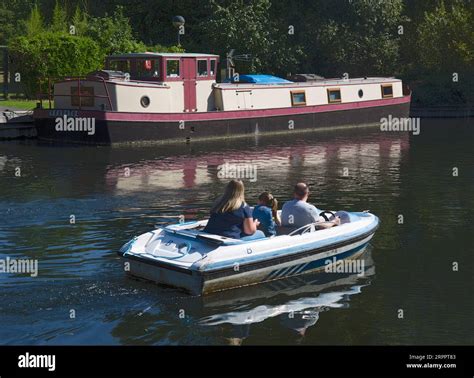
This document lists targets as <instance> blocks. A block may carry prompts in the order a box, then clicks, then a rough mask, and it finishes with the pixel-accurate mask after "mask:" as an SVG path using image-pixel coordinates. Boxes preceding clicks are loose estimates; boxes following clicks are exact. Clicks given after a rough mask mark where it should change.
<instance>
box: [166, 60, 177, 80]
mask: <svg viewBox="0 0 474 378" xmlns="http://www.w3.org/2000/svg"><path fill="white" fill-rule="evenodd" d="M166 76H167V77H179V60H178V59H168V60H167V61H166Z"/></svg>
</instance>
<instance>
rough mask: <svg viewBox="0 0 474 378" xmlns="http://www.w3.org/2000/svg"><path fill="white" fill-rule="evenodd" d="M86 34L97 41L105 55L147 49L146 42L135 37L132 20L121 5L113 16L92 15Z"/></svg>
mask: <svg viewBox="0 0 474 378" xmlns="http://www.w3.org/2000/svg"><path fill="white" fill-rule="evenodd" d="M85 34H86V35H87V36H89V37H90V38H92V39H93V40H94V41H97V43H98V44H99V46H100V47H101V49H102V52H103V54H104V55H110V54H116V53H130V52H144V51H146V46H145V44H143V43H142V42H138V41H137V40H136V39H135V38H134V37H133V30H132V27H131V26H130V22H129V20H128V18H127V17H125V16H124V14H123V8H121V7H117V9H116V10H115V12H114V14H113V15H112V16H105V17H91V18H90V20H89V26H88V29H87V31H86V33H85Z"/></svg>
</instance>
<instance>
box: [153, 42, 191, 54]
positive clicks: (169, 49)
mask: <svg viewBox="0 0 474 378" xmlns="http://www.w3.org/2000/svg"><path fill="white" fill-rule="evenodd" d="M146 51H149V52H156V53H182V52H184V48H183V47H182V46H162V45H159V44H157V45H154V46H147V47H146Z"/></svg>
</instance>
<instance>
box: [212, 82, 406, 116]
mask: <svg viewBox="0 0 474 378" xmlns="http://www.w3.org/2000/svg"><path fill="white" fill-rule="evenodd" d="M382 84H384V85H385V84H391V85H392V88H393V97H402V96H403V89H402V83H401V81H393V82H383V83H361V84H343V83H340V84H338V83H335V84H329V85H324V86H321V85H320V86H311V85H308V84H299V85H295V86H294V87H293V86H292V87H289V86H284V87H278V86H276V85H275V86H265V87H262V86H258V85H251V84H250V85H241V86H240V85H239V86H238V87H236V88H235V89H234V88H231V89H230V88H229V89H224V88H219V86H217V87H216V88H215V103H216V106H217V107H218V109H220V110H251V109H274V108H288V107H292V106H293V105H292V103H291V94H290V93H291V92H292V91H304V92H305V95H306V106H311V105H325V104H328V103H329V101H328V92H327V90H328V89H329V88H331V89H332V88H338V89H340V90H341V99H342V101H341V102H342V103H350V102H358V101H371V100H380V99H382V87H381V85H382ZM360 89H362V91H363V96H362V97H359V90H360Z"/></svg>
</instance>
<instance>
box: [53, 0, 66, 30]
mask: <svg viewBox="0 0 474 378" xmlns="http://www.w3.org/2000/svg"><path fill="white" fill-rule="evenodd" d="M50 29H51V31H53V32H62V33H67V31H68V25H67V12H66V9H65V8H63V7H62V6H61V4H60V3H59V1H58V0H56V4H55V5H54V9H53V18H52V20H51V27H50Z"/></svg>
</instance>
